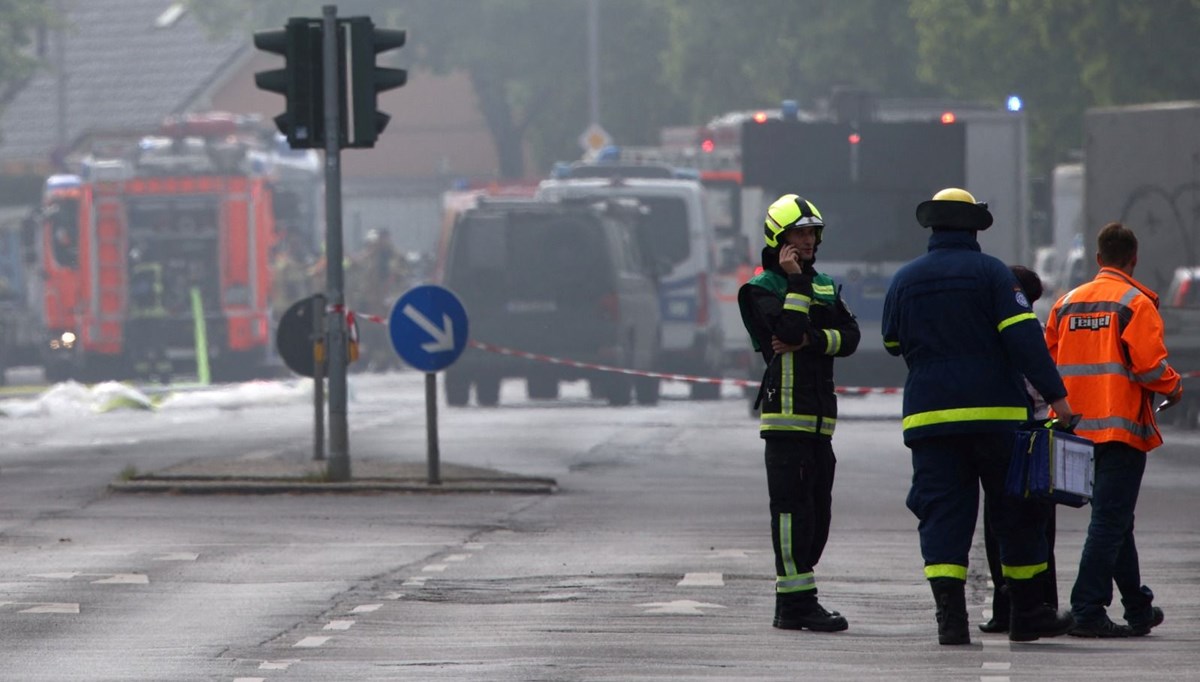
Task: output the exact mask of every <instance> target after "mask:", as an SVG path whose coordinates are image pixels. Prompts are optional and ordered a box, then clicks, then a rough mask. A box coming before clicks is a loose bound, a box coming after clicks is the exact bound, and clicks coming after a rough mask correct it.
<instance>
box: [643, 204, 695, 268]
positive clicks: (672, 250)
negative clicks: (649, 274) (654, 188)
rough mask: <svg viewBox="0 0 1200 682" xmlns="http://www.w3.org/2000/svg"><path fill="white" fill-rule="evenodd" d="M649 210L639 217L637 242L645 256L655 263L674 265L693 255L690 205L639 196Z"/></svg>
mask: <svg viewBox="0 0 1200 682" xmlns="http://www.w3.org/2000/svg"><path fill="white" fill-rule="evenodd" d="M637 199H638V201H640V202H641V203H642V205H643V206H645V207H646V209H647V211H646V212H645V213H643V214H642V215H640V216H639V217H638V241H639V242H640V244H639V246H641V247H642V253H645V254H647V255H648V256H649V257H651V258H652V259H654V260H655V261H656V262H660V263H661V262H663V261H665V262H667V263H670V264H671V265H672V266H675V265H678V264H680V263H682V262H683V261H685V260H687V257H688V256H689V255H690V254H691V237H690V235H689V234H688V212H687V204H685V203H684V201H683V199H676V198H672V197H647V196H639V197H637Z"/></svg>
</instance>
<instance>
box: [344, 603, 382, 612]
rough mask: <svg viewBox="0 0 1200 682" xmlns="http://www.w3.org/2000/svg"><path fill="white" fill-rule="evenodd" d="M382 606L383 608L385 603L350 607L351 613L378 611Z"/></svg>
mask: <svg viewBox="0 0 1200 682" xmlns="http://www.w3.org/2000/svg"><path fill="white" fill-rule="evenodd" d="M381 608H383V604H363V605H362V606H355V607H354V608H352V609H350V613H370V612H372V611H378V610H379V609H381Z"/></svg>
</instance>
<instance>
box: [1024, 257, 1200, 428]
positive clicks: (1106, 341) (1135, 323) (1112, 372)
mask: <svg viewBox="0 0 1200 682" xmlns="http://www.w3.org/2000/svg"><path fill="white" fill-rule="evenodd" d="M1046 345H1047V346H1049V348H1050V357H1052V358H1054V362H1055V363H1056V364H1057V365H1058V371H1059V373H1060V374H1061V375H1062V378H1063V383H1065V384H1066V386H1067V394H1068V398H1069V400H1070V402H1071V409H1072V410H1073V411H1075V412H1077V413H1079V414H1080V415H1082V417H1083V418H1082V419H1081V420H1080V422H1079V425H1078V426H1077V427H1076V428H1075V432H1076V433H1077V434H1079V435H1081V436H1083V437H1085V438H1089V439H1091V440H1092V441H1094V442H1096V443H1103V442H1107V441H1120V442H1122V443H1127V444H1129V445H1130V446H1132V447H1134V448H1137V449H1138V450H1141V451H1142V452H1148V451H1150V450H1152V449H1154V448H1156V447H1158V446H1159V445H1162V435H1161V434H1159V432H1158V425H1157V424H1156V423H1155V420H1154V404H1153V401H1152V398H1153V395H1154V394H1155V393H1161V394H1163V395H1171V394H1175V393H1176V392H1177V391H1181V390H1183V384H1182V380H1181V378H1180V376H1179V373H1178V372H1176V371H1175V370H1174V369H1173V368H1172V367H1171V366H1170V365H1169V364H1167V347H1166V345H1165V344H1164V343H1163V322H1162V317H1160V316H1159V314H1158V295H1157V294H1155V293H1154V292H1153V291H1151V290H1150V289H1148V288H1146V287H1145V286H1143V285H1142V284H1141V283H1140V282H1138V281H1137V280H1136V279H1134V278H1133V277H1130V276H1129V275H1126V274H1125V273H1123V272H1121V271H1120V270H1117V269H1115V268H1101V269H1100V273H1099V274H1098V275H1096V278H1095V279H1093V280H1092V281H1091V282H1088V283H1086V284H1083V285H1081V286H1079V287H1077V288H1075V289H1073V290H1072V291H1070V292H1068V293H1067V294H1066V295H1064V296H1063V297H1062V298H1060V299H1058V301H1057V302H1056V303H1055V304H1054V308H1053V309H1052V310H1051V311H1050V319H1049V321H1048V322H1047V324H1046Z"/></svg>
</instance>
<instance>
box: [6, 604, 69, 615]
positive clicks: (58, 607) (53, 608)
mask: <svg viewBox="0 0 1200 682" xmlns="http://www.w3.org/2000/svg"><path fill="white" fill-rule="evenodd" d="M18 613H79V604H66V603H60V604H38V605H37V606H32V607H30V608H27V609H21V610H20V611H19V612H18Z"/></svg>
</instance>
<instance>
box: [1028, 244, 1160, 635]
mask: <svg viewBox="0 0 1200 682" xmlns="http://www.w3.org/2000/svg"><path fill="white" fill-rule="evenodd" d="M1096 262H1097V263H1098V264H1099V265H1100V272H1099V274H1097V275H1096V278H1095V279H1093V280H1092V281H1091V282H1088V283H1086V284H1083V285H1082V286H1079V287H1078V288H1076V289H1074V290H1072V291H1070V292H1068V293H1067V294H1066V295H1064V296H1063V297H1062V298H1060V299H1059V300H1058V301H1057V302H1056V303H1055V304H1054V308H1053V309H1052V310H1051V312H1050V319H1049V320H1048V322H1047V325H1046V344H1047V346H1049V348H1050V355H1051V357H1053V358H1054V360H1055V362H1056V363H1057V365H1058V371H1059V373H1060V374H1061V375H1062V377H1063V382H1064V383H1065V384H1066V386H1067V391H1068V392H1069V393H1070V395H1071V408H1072V410H1074V411H1075V412H1077V413H1079V414H1081V415H1083V418H1082V419H1081V420H1080V422H1079V425H1078V426H1077V427H1076V428H1075V433H1077V434H1078V435H1080V436H1083V437H1085V438H1089V439H1091V440H1092V441H1094V442H1095V444H1096V445H1095V467H1096V472H1095V479H1094V484H1093V490H1092V518H1091V523H1090V524H1089V525H1088V534H1087V539H1086V541H1085V542H1084V546H1083V554H1082V555H1081V556H1080V559H1079V574H1078V576H1077V577H1076V580H1075V586H1074V588H1073V589H1072V590H1071V613H1072V615H1073V616H1074V617H1075V623H1076V624H1075V627H1074V629H1072V630H1071V632H1070V634H1072V635H1075V636H1078V637H1129V636H1141V635H1145V634H1148V633H1149V632H1150V629H1151V628H1153V627H1155V626H1156V625H1158V624H1160V623H1162V621H1163V612H1162V609H1160V608H1159V607H1157V606H1152V605H1151V602H1152V601H1153V599H1154V593H1153V592H1152V591H1151V590H1150V588H1149V587H1146V586H1145V585H1142V584H1141V575H1140V572H1139V567H1138V555H1137V546H1136V545H1135V543H1134V539H1133V516H1134V507H1136V505H1137V497H1138V491H1139V489H1140V488H1141V484H1142V474H1143V473H1144V472H1145V469H1146V453H1147V452H1149V451H1150V450H1153V449H1154V448H1156V447H1158V446H1159V445H1161V444H1162V435H1161V434H1159V432H1158V425H1157V424H1156V423H1155V420H1154V411H1155V405H1154V402H1155V401H1154V394H1156V393H1157V394H1161V395H1165V396H1166V397H1167V400H1166V403H1165V404H1164V407H1169V406H1171V405H1173V404H1175V403H1177V402H1179V399H1180V398H1181V397H1182V394H1183V383H1182V381H1181V379H1180V376H1179V373H1178V372H1176V371H1175V370H1174V369H1172V368H1171V366H1170V365H1169V364H1168V363H1167V348H1166V344H1165V343H1164V342H1163V322H1162V317H1160V316H1159V314H1158V295H1157V294H1155V293H1154V292H1153V291H1151V290H1150V289H1148V288H1146V287H1145V285H1143V284H1142V283H1140V282H1138V281H1137V280H1136V279H1134V278H1133V271H1134V267H1135V266H1136V265H1137V237H1136V236H1135V235H1134V234H1133V232H1132V231H1131V230H1129V229H1128V228H1126V227H1125V226H1124V225H1121V224H1120V223H1109V224H1108V225H1106V226H1105V227H1104V229H1103V230H1101V231H1100V235H1099V237H1098V238H1097V253H1096ZM1114 582H1115V583H1116V585H1117V589H1118V590H1119V591H1120V593H1121V604H1122V605H1123V606H1124V608H1125V614H1124V615H1125V620H1126V622H1127V623H1128V625H1118V624H1116V623H1114V622H1113V621H1112V620H1111V619H1110V618H1109V617H1108V615H1107V612H1106V610H1105V609H1106V607H1108V606H1109V605H1110V604H1111V603H1112V597H1113V589H1112V586H1113V583H1114Z"/></svg>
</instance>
